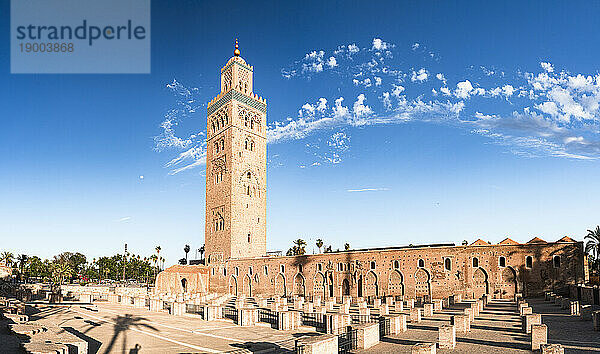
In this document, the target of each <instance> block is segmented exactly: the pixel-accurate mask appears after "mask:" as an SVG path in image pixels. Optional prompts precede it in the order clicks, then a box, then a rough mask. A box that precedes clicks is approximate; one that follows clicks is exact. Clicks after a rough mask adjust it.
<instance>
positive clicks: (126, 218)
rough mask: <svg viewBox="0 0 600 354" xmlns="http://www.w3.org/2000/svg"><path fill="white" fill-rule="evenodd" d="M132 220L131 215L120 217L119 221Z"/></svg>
mask: <svg viewBox="0 0 600 354" xmlns="http://www.w3.org/2000/svg"><path fill="white" fill-rule="evenodd" d="M130 220H131V216H124V217H122V218H120V219H119V222H127V221H130Z"/></svg>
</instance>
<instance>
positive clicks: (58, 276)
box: [52, 263, 73, 284]
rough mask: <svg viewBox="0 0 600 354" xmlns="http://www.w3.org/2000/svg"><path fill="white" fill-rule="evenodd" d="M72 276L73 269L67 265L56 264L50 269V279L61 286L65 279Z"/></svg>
mask: <svg viewBox="0 0 600 354" xmlns="http://www.w3.org/2000/svg"><path fill="white" fill-rule="evenodd" d="M72 275H73V269H71V266H70V265H69V264H68V263H56V264H54V267H53V268H52V277H53V278H54V281H55V282H57V283H58V284H62V283H63V281H64V280H65V279H69V278H70V277H71V276H72Z"/></svg>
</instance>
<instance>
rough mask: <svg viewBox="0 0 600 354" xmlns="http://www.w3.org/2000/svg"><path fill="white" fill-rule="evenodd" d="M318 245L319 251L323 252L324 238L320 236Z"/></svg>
mask: <svg viewBox="0 0 600 354" xmlns="http://www.w3.org/2000/svg"><path fill="white" fill-rule="evenodd" d="M317 247H318V248H319V253H321V247H323V240H321V239H320V238H318V239H317Z"/></svg>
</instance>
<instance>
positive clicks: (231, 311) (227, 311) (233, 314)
mask: <svg viewBox="0 0 600 354" xmlns="http://www.w3.org/2000/svg"><path fill="white" fill-rule="evenodd" d="M223 317H224V318H229V319H230V320H233V322H235V323H237V321H238V311H237V309H235V308H232V307H224V308H223Z"/></svg>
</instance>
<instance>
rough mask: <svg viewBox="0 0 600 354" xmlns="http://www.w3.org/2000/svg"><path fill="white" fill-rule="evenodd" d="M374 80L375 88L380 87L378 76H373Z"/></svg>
mask: <svg viewBox="0 0 600 354" xmlns="http://www.w3.org/2000/svg"><path fill="white" fill-rule="evenodd" d="M374 79H375V86H381V78H380V77H378V76H375V77H374Z"/></svg>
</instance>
